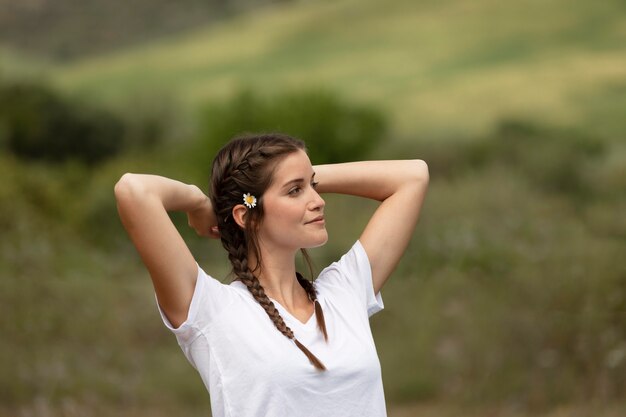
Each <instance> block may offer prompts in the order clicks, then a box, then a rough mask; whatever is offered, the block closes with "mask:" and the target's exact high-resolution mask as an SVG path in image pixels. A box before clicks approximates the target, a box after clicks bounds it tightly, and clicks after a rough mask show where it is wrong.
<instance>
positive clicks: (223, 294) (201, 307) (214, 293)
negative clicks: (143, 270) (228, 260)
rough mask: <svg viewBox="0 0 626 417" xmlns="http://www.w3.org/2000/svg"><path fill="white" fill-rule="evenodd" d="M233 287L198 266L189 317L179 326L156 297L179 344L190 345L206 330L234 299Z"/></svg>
mask: <svg viewBox="0 0 626 417" xmlns="http://www.w3.org/2000/svg"><path fill="white" fill-rule="evenodd" d="M231 291H232V289H230V288H229V287H228V286H227V285H224V284H222V283H221V282H219V281H218V280H216V279H215V278H213V277H211V276H210V275H207V273H206V272H204V271H203V270H202V268H200V266H198V277H197V279H196V286H195V288H194V292H193V296H192V298H191V304H190V305H189V312H188V313H187V319H186V320H185V321H184V322H183V323H182V324H181V325H180V326H178V327H174V326H173V325H172V323H170V321H169V320H168V318H167V317H166V316H165V313H164V312H163V310H162V309H161V306H160V305H159V300H158V298H157V297H156V294H155V298H156V301H157V308H158V309H159V313H160V315H161V319H162V320H163V323H164V324H165V327H167V328H168V329H169V330H170V331H172V333H174V334H175V335H176V339H177V340H178V344H179V345H181V347H183V350H184V346H188V345H190V344H191V343H192V342H193V341H194V340H195V338H196V337H198V336H199V335H200V334H201V333H202V332H203V331H205V330H206V329H207V328H208V326H209V325H210V323H211V321H212V320H213V318H214V317H215V316H216V315H217V314H219V312H220V311H221V310H222V309H223V308H224V307H225V306H226V305H227V304H229V303H230V302H231V301H232V293H231Z"/></svg>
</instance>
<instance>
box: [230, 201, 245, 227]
mask: <svg viewBox="0 0 626 417" xmlns="http://www.w3.org/2000/svg"><path fill="white" fill-rule="evenodd" d="M247 214H248V208H247V207H246V206H244V205H243V204H237V205H236V206H235V207H233V212H232V215H233V220H235V223H237V225H238V226H239V227H241V228H242V229H245V228H246V215H247Z"/></svg>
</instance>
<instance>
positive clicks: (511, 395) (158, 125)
mask: <svg viewBox="0 0 626 417" xmlns="http://www.w3.org/2000/svg"><path fill="white" fill-rule="evenodd" d="M68 11H71V13H69V12H68ZM625 17H626V9H625V8H624V5H623V4H622V2H619V1H613V0H611V1H605V2H602V3H597V2H569V1H565V0H552V1H548V2H546V1H533V0H525V1H521V2H516V3H503V2H497V1H495V0H479V1H475V2H462V1H459V0H446V1H437V2H434V1H417V2H416V1H409V0H394V1H391V2H377V1H374V0H361V1H357V0H341V1H333V2H331V1H321V0H320V1H275V2H270V1H243V0H241V1H232V2H231V1H229V2H211V1H198V0H185V1H181V2H176V3H171V2H164V1H159V0H152V1H149V2H147V1H137V2H133V3H132V7H121V3H120V2H119V1H109V2H103V1H97V0H91V1H84V2H76V1H75V0H63V1H57V2H47V1H29V2H8V1H3V0H2V1H0V178H1V179H2V180H1V181H0V231H1V233H2V239H1V240H0V245H1V248H2V250H1V252H0V306H1V307H0V311H1V312H2V316H3V317H2V320H1V321H0V333H1V334H2V337H1V338H0V371H1V372H0V415H7V416H14V415H20V416H31V415H37V416H40V415H51V416H57V415H58V416H90V415H93V416H105V415H119V414H122V415H129V416H147V415H151V416H165V415H169V414H184V415H206V413H207V410H208V409H209V402H208V398H207V395H206V392H205V389H204V387H203V386H202V383H201V381H200V379H199V378H198V377H197V375H196V374H195V371H194V370H193V369H192V368H191V366H189V365H188V364H187V363H186V361H185V359H184V357H183V355H182V354H181V352H180V351H179V348H178V346H177V345H176V343H175V340H174V338H173V336H172V335H171V334H169V333H168V332H167V331H166V330H165V328H164V327H163V326H162V325H161V323H160V320H159V318H158V314H157V312H156V309H155V305H154V298H153V293H152V288H151V284H150V281H149V278H148V276H147V273H146V271H145V270H144V269H143V267H142V265H141V263H140V261H139V259H138V256H137V255H136V253H135V251H134V249H133V248H132V246H131V244H130V242H129V241H128V239H127V238H126V236H125V234H124V231H123V229H122V228H121V225H120V224H119V220H118V218H117V213H116V207H115V201H114V199H113V195H112V189H113V185H114V184H115V182H116V181H117V179H118V178H119V177H120V176H121V175H122V174H123V173H124V172H128V171H133V172H151V173H158V174H162V175H166V176H171V177H174V178H177V179H180V180H182V181H186V182H193V183H196V184H198V185H199V186H200V187H201V188H203V189H205V190H206V189H207V182H208V173H209V169H210V161H211V158H212V155H213V154H214V153H215V151H216V149H218V148H219V147H220V146H221V145H222V144H223V143H224V142H225V141H227V140H228V139H229V138H230V137H231V136H233V135H235V134H238V133H242V132H247V131H248V132H249V131H282V132H287V133H290V134H292V135H295V136H298V137H300V138H302V139H304V140H305V141H306V142H307V145H308V147H309V150H310V153H311V156H312V160H313V161H314V162H315V163H323V162H336V161H348V160H358V159H365V158H375V159H381V158H421V159H424V160H425V161H426V162H427V163H428V165H429V168H430V173H431V183H430V189H429V193H428V196H427V199H426V202H425V205H424V208H423V212H422V217H421V219H420V223H419V225H418V228H417V231H416V234H415V237H414V239H413V241H412V242H411V245H410V248H409V251H408V253H407V255H406V257H405V259H404V260H403V261H402V262H401V264H400V265H399V267H398V270H397V272H396V273H395V274H394V277H393V278H392V280H391V281H390V282H389V283H388V285H387V286H386V288H385V290H384V291H383V293H384V294H383V295H384V299H385V304H386V310H385V311H384V312H383V313H381V314H378V315H376V316H375V317H374V318H373V319H372V327H373V332H374V336H375V339H376V342H377V347H378V351H379V354H380V358H381V362H382V366H383V378H384V383H385V391H386V396H387V399H388V403H389V410H390V412H389V414H390V416H413V415H431V416H444V415H446V416H449V415H463V416H467V415H470V416H472V415H501V416H518V415H524V416H526V415H533V416H536V415H546V416H547V415H554V416H562V415H568V416H578V415H580V416H583V415H594V416H598V415H607V416H621V415H624V413H625V412H626V403H625V402H624V398H626V263H624V255H625V254H626V216H625V215H624V213H626V142H625V141H624V136H625V134H626V118H624V114H626V113H625V112H626V54H625V53H624V52H625V50H624V45H626V43H625V42H624V41H625V40H626V24H624V23H625V21H626V20H625ZM374 208H375V204H374V203H372V202H368V201H361V200H359V199H355V198H352V197H346V196H327V212H328V228H329V231H330V236H331V240H330V242H329V244H328V245H326V246H325V247H323V248H320V249H317V250H315V251H313V252H312V255H313V256H314V260H315V262H316V264H317V265H318V267H319V268H321V267H323V266H324V265H326V264H327V263H328V262H331V261H332V260H334V259H336V258H337V257H338V256H339V255H340V254H341V253H343V252H344V251H345V250H346V249H347V248H348V247H349V245H350V244H351V243H352V242H353V241H354V240H355V239H356V238H357V237H358V235H359V232H360V230H361V229H362V227H363V226H364V224H365V222H366V221H367V219H368V217H369V216H370V215H371V213H372V211H373V209H374ZM172 218H173V219H174V221H175V222H176V224H177V225H178V226H179V228H180V230H181V233H182V234H183V235H184V237H185V238H186V239H187V241H188V242H189V245H190V247H191V249H192V251H193V252H194V254H195V255H196V257H197V259H198V260H199V262H200V264H201V265H203V266H204V267H205V269H207V270H209V271H210V272H211V273H212V274H213V275H214V276H216V277H218V278H220V279H224V280H225V281H227V279H228V278H227V275H228V270H229V267H228V264H227V260H226V258H225V256H224V253H223V251H222V250H221V248H220V247H219V244H218V243H217V242H207V241H205V240H202V239H199V238H197V237H196V236H195V235H194V233H193V232H192V231H190V230H188V228H187V227H186V219H185V216H184V215H181V214H173V215H172Z"/></svg>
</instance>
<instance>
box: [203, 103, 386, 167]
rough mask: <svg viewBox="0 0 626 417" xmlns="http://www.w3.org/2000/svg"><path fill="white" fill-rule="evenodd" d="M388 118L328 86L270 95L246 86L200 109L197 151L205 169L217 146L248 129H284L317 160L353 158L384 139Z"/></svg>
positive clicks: (270, 130) (356, 157) (359, 157)
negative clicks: (226, 98) (219, 101)
mask: <svg viewBox="0 0 626 417" xmlns="http://www.w3.org/2000/svg"><path fill="white" fill-rule="evenodd" d="M385 130H386V119H385V117H384V116H383V114H382V113H381V112H380V111H379V110H377V109H375V108H372V107H367V106H360V105H352V104H348V103H346V102H344V101H342V100H340V99H339V98H338V97H337V96H336V95H334V94H332V93H331V92H328V91H303V92H296V93H287V94H282V95H276V96H273V97H270V98H267V99H264V98H261V97H260V96H258V95H256V94H254V93H253V92H251V91H243V92H241V93H239V94H237V95H235V96H234V97H233V98H232V99H231V100H229V101H226V102H223V103H211V104H208V105H206V106H205V107H204V108H203V109H202V111H201V126H200V133H199V140H198V142H197V145H196V147H194V150H193V151H194V155H195V158H196V160H197V161H198V164H199V166H200V167H201V168H202V169H203V170H204V171H205V172H206V168H207V166H208V164H210V161H212V159H213V157H214V156H215V154H216V153H217V151H218V150H219V149H220V148H221V147H222V146H223V145H224V144H225V143H226V142H227V141H228V140H229V139H230V138H232V137H233V136H235V135H238V134H241V133H244V132H283V133H287V134H289V135H293V136H296V137H298V138H301V139H303V140H304V141H306V143H307V147H308V149H309V155H310V157H311V160H312V161H313V163H316V164H321V163H332V162H343V161H353V160H357V159H362V158H363V157H364V156H366V155H367V154H368V153H369V152H370V151H371V150H372V149H373V148H374V147H375V146H376V145H377V144H379V143H380V142H381V140H382V138H383V134H384V133H385Z"/></svg>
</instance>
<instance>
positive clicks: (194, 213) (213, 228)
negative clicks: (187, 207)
mask: <svg viewBox="0 0 626 417" xmlns="http://www.w3.org/2000/svg"><path fill="white" fill-rule="evenodd" d="M187 222H188V224H189V226H190V227H191V228H193V229H194V230H195V231H196V233H197V234H198V235H199V236H203V237H208V238H211V239H219V237H220V232H219V230H218V228H217V217H216V216H215V212H214V211H213V207H212V206H211V200H209V199H208V198H206V199H205V200H204V202H203V203H202V205H201V206H200V207H198V208H196V209H194V210H191V211H188V212H187Z"/></svg>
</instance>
